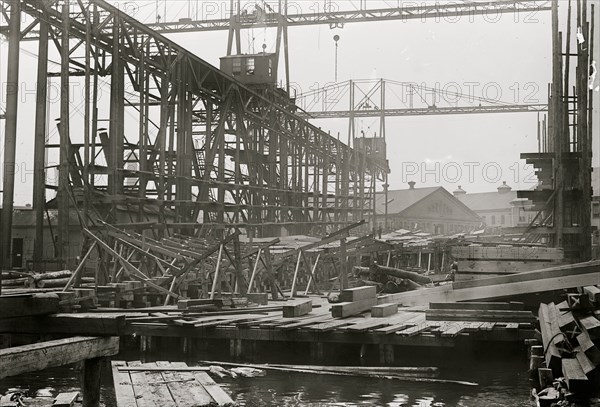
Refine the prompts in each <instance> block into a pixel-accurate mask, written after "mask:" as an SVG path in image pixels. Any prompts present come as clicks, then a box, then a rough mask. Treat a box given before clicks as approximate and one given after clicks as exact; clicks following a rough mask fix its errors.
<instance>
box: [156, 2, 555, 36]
mask: <svg viewBox="0 0 600 407" xmlns="http://www.w3.org/2000/svg"><path fill="white" fill-rule="evenodd" d="M399 3H400V5H399V6H398V7H390V8H380V9H366V8H363V7H361V8H360V9H359V10H335V9H334V8H331V7H329V9H328V10H324V11H320V10H319V11H314V10H313V11H311V12H308V13H302V12H299V13H288V14H287V15H286V16H284V21H285V25H286V26H288V27H294V26H305V25H314V24H325V25H329V27H330V28H343V27H344V25H345V24H348V23H357V22H369V21H393V20H401V21H408V20H425V19H431V18H433V19H439V20H445V21H450V22H453V21H455V20H456V19H459V18H471V17H472V16H475V15H485V16H489V18H490V19H495V18H497V16H498V15H500V14H504V13H525V17H524V18H532V19H533V18H534V16H535V13H537V12H539V11H546V10H550V2H549V1H547V0H498V1H482V2H477V1H472V2H464V3H462V2H461V3H458V2H449V3H440V2H437V1H436V2H425V1H420V2H417V1H401V2H399ZM361 4H362V2H361ZM288 10H289V8H288ZM527 14H529V17H527ZM232 18H234V19H235V20H234V21H233V23H234V24H237V25H238V26H239V27H240V28H241V29H247V28H263V27H277V26H278V25H279V24H280V23H281V22H280V18H281V14H279V13H277V12H274V11H268V12H267V11H266V10H262V9H261V10H258V11H257V12H256V13H254V14H244V13H240V14H238V15H235V16H234V17H232ZM232 18H218V19H206V20H192V19H189V18H188V19H181V20H180V21H176V22H164V23H154V24H149V25H148V26H149V27H150V28H152V29H154V30H156V31H159V32H163V33H175V32H194V31H218V30H228V29H229V28H230V26H231V25H232Z"/></svg>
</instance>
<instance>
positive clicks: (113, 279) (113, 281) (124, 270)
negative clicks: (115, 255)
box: [110, 250, 135, 283]
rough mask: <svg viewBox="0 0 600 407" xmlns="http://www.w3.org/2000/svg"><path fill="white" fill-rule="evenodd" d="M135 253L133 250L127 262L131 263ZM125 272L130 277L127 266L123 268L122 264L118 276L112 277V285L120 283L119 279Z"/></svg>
mask: <svg viewBox="0 0 600 407" xmlns="http://www.w3.org/2000/svg"><path fill="white" fill-rule="evenodd" d="M134 254H135V252H134V251H133V250H132V251H131V253H129V256H127V258H126V259H125V260H127V261H131V259H132V258H133V256H134ZM123 272H125V274H126V275H127V276H129V272H128V271H127V269H126V268H125V266H123V264H121V267H120V268H119V270H118V271H117V274H115V275H114V276H111V279H110V281H111V283H116V282H117V281H119V278H121V273H123Z"/></svg>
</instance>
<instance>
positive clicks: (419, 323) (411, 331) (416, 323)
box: [396, 315, 440, 336]
mask: <svg viewBox="0 0 600 407" xmlns="http://www.w3.org/2000/svg"><path fill="white" fill-rule="evenodd" d="M406 325H407V328H406V329H402V330H399V331H396V335H400V336H416V335H419V334H421V333H423V332H427V331H429V330H430V329H431V328H433V327H439V326H440V324H431V323H428V322H426V321H425V318H423V316H422V315H419V316H418V317H415V318H413V319H412V320H410V321H407V322H406Z"/></svg>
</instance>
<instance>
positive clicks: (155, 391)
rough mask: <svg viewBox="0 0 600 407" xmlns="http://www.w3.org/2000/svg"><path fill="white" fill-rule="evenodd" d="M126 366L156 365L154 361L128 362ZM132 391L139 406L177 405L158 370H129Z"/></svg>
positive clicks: (160, 406)
mask: <svg viewBox="0 0 600 407" xmlns="http://www.w3.org/2000/svg"><path fill="white" fill-rule="evenodd" d="M127 365H128V366H150V367H156V363H144V364H142V363H140V362H138V361H134V362H128V363H127ZM129 375H130V377H131V383H132V384H133V392H134V393H135V397H136V399H137V404H138V406H140V407H154V406H156V407H162V406H173V405H177V404H176V403H175V402H174V400H173V397H172V395H171V393H170V391H169V388H168V387H167V384H166V383H165V380H164V379H163V377H162V375H161V373H160V372H154V371H140V372H129Z"/></svg>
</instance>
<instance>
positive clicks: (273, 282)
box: [263, 246, 285, 300]
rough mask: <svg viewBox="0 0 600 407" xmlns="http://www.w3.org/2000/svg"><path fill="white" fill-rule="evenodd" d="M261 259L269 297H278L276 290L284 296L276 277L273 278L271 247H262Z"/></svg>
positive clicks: (275, 298) (274, 298)
mask: <svg viewBox="0 0 600 407" xmlns="http://www.w3.org/2000/svg"><path fill="white" fill-rule="evenodd" d="M263 259H264V263H263V264H264V265H265V270H266V272H267V276H268V279H269V288H270V290H271V298H272V299H273V300H277V299H278V298H279V295H278V292H279V293H281V296H282V297H284V298H285V296H284V295H283V292H281V289H280V288H279V285H277V279H276V278H275V273H274V272H273V263H272V261H271V249H270V247H269V246H267V247H265V248H264V249H263Z"/></svg>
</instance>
